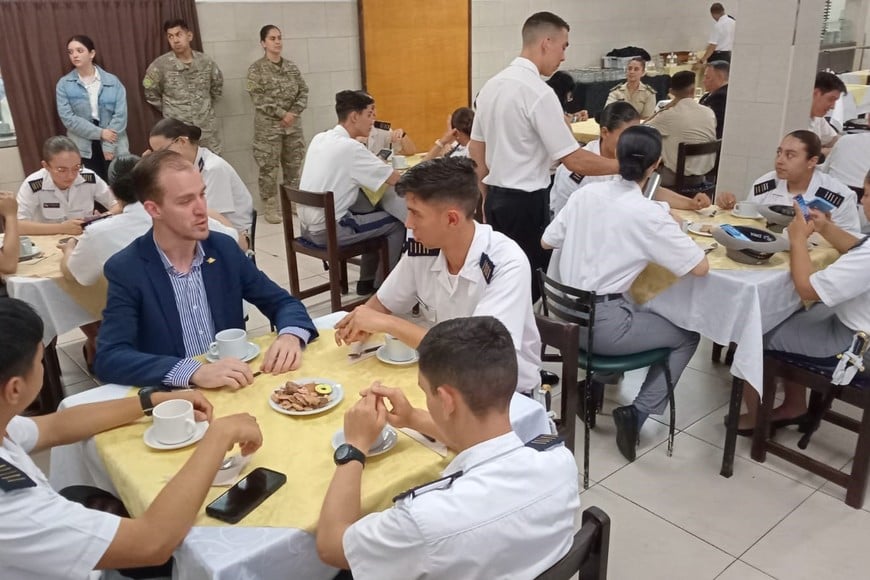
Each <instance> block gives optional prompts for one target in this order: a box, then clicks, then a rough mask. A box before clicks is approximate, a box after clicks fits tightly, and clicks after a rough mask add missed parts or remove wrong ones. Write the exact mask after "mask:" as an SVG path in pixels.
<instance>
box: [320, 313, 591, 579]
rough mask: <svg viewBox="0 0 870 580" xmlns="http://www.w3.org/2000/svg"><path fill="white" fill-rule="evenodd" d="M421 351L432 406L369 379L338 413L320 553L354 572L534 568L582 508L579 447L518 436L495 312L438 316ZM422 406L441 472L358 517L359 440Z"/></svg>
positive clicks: (509, 366) (409, 419)
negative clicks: (435, 437)
mask: <svg viewBox="0 0 870 580" xmlns="http://www.w3.org/2000/svg"><path fill="white" fill-rule="evenodd" d="M419 352H420V388H421V389H422V390H423V392H424V393H425V394H426V406H427V407H428V410H429V413H426V412H425V411H423V410H421V409H415V408H413V407H411V406H410V404H408V401H407V399H405V397H404V395H403V394H402V392H401V390H399V389H388V388H384V387H380V385H379V384H378V383H375V385H374V386H373V388H372V389H369V390H368V391H365V392H364V393H363V397H362V398H361V399H360V400H359V401H358V402H357V403H356V404H355V405H354V406H353V407H352V408H351V409H350V410H349V411H348V412H347V414H346V415H345V418H344V433H345V438H346V441H347V443H345V444H344V445H341V446H339V447H338V449H336V451H335V455H334V460H335V463H336V469H335V474H334V476H333V479H332V483H331V484H330V486H329V489H328V490H327V492H326V497H325V498H324V500H323V508H322V509H321V512H320V522H319V523H318V526H317V551H318V553H319V554H320V558H321V559H322V560H323V561H324V562H326V563H327V564H329V565H331V566H336V567H339V568H344V569H347V568H350V570H351V572H352V574H353V577H354V578H356V579H357V580H368V579H378V580H392V579H400V578H417V579H438V578H534V577H536V576H537V575H539V574H540V573H542V572H543V571H544V570H546V569H547V568H549V567H550V566H552V565H553V564H554V563H555V562H557V561H558V560H559V559H560V558H561V557H562V556H564V555H565V554H566V553H567V552H568V550H569V549H570V547H571V542H572V539H571V538H572V534H573V533H574V517H575V515H576V513H577V510H578V508H579V507H580V499H579V495H578V487H577V466H576V464H575V462H574V457H573V456H572V455H571V453H570V452H569V451H568V450H567V449H565V448H564V447H563V446H561V445H552V446H549V447H548V446H546V445H543V446H541V447H532V446H531V445H532V444H533V443H534V442H531V443H530V444H529V445H528V446H527V445H523V443H522V441H520V439H519V438H518V437H517V436H516V434H514V433H513V431H511V424H510V419H509V413H508V408H509V404H510V400H511V397H512V396H513V392H514V384H516V381H517V362H516V356H515V355H514V346H513V342H512V340H511V337H510V334H509V333H508V331H507V329H506V328H505V327H504V325H502V324H501V323H500V322H499V321H497V320H496V319H494V318H492V317H490V316H482V317H473V318H463V319H454V320H448V321H445V322H442V323H439V324H438V325H436V326H435V327H433V328H432V329H431V330H430V331H429V332H428V333H427V334H426V336H425V337H424V338H423V341H422V342H421V343H420V346H419ZM387 400H389V402H390V408H389V409H388V408H387V405H386V401H387ZM419 414H426V415H429V416H431V419H432V420H433V421H434V423H435V425H437V427H438V429H439V431H440V434H441V435H442V436H443V440H444V441H446V443H447V446H448V447H450V448H451V449H453V450H454V451H456V452H457V455H456V457H455V458H454V459H453V461H451V463H450V465H448V466H447V469H445V470H444V472H443V474H444V477H443V478H442V479H440V480H437V481H435V482H431V483H428V484H424V485H420V486H418V487H415V488H413V489H411V490H408V491H407V492H405V493H403V494H401V495H400V496H398V497H397V498H396V503H395V506H394V507H393V508H391V509H387V510H385V511H383V512H379V513H374V514H369V515H367V516H365V517H363V513H362V510H361V508H360V487H361V484H362V477H363V468H364V467H365V463H366V454H365V450H367V449H369V448H370V447H371V446H372V444H373V443H374V442H375V441H376V440H377V438H378V436H379V435H380V433H381V431H382V429H383V428H384V425H385V424H386V422H387V421H389V422H390V424H391V425H393V426H395V427H404V426H411V425H414V424H415V422H414V417H415V416H416V415H419ZM557 441H558V440H557ZM537 449H542V450H537Z"/></svg>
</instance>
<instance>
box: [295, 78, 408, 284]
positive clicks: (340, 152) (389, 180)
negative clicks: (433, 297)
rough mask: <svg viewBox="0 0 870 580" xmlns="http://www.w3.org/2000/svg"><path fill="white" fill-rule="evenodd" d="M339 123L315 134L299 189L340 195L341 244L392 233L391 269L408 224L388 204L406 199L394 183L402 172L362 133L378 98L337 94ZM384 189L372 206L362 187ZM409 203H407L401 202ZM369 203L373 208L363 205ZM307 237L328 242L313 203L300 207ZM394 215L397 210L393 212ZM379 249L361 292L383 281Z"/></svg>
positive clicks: (366, 260)
mask: <svg viewBox="0 0 870 580" xmlns="http://www.w3.org/2000/svg"><path fill="white" fill-rule="evenodd" d="M335 112H336V114H337V115H338V125H336V126H335V127H333V128H332V129H330V130H328V131H324V132H323V133H319V134H317V135H315V136H314V138H313V139H312V140H311V143H310V144H309V145H308V152H307V153H306V154H305V163H304V165H303V166H302V176H301V177H300V179H299V189H301V190H303V191H315V192H326V191H331V192H332V193H333V195H334V198H333V199H334V203H335V219H336V221H337V222H338V223H337V224H336V231H337V235H338V243H339V244H340V245H345V244H353V243H356V242H359V241H361V240H367V239H371V238H376V237H380V236H387V241H388V245H389V252H390V264H389V269H392V268H393V266H395V265H396V262H398V260H399V256H400V255H401V252H402V244H403V243H404V241H405V228H403V227H402V223H401V222H400V221H399V220H397V219H396V218H395V217H394V215H395V214H396V213H399V215H403V213H404V212H401V213H400V212H397V211H396V210H392V211H388V210H387V209H386V208H385V207H384V206H385V205H387V204H389V203H396V202H398V203H401V200H397V199H395V198H396V194H395V192H394V191H393V190H392V189H390V188H389V187H388V186H392V185H395V184H396V183H398V181H399V172H398V171H395V170H394V169H393V168H392V167H391V166H389V165H387V164H386V163H384V162H383V161H382V160H381V159H379V158H378V157H377V156H375V155H374V154H373V153H372V152H371V151H369V150H368V149H366V146H365V144H363V143H361V142H360V141H359V139H360V138H365V137H368V135H369V133H370V132H371V130H372V126H373V125H374V122H375V100H374V99H373V98H372V97H371V95H368V94H367V93H365V92H363V91H340V92H338V93H336V95H335ZM360 188H365V189H367V190H369V191H370V192H381V191H382V190H383V197H382V199H381V201H380V202H379V203H378V205H377V206H375V207H374V211H372V206H371V204H370V203H369V200H368V199H364V198H365V194H364V193H363V192H362V191H361V190H360ZM401 205H404V204H401ZM366 206H367V211H366V210H365V209H362V208H363V207H366ZM298 213H299V221H300V222H301V226H302V237H303V238H305V239H307V240H309V241H311V242H312V243H314V244H317V245H319V246H326V216H325V214H324V211H323V210H321V209H316V208H312V207H304V206H302V207H299V208H298ZM391 214H392V215H391ZM377 265H378V255H377V254H365V255H364V256H363V257H362V265H361V266H360V277H359V282H358V283H357V294H361V295H365V294H371V292H372V291H373V290H374V289H375V287H376V286H377V285H378V283H380V282H381V281H380V280H376V279H375V276H376V270H378V268H377Z"/></svg>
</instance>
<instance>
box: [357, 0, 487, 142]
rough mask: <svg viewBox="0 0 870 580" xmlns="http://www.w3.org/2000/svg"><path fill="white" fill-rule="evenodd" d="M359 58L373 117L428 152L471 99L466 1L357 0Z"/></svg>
mask: <svg viewBox="0 0 870 580" xmlns="http://www.w3.org/2000/svg"><path fill="white" fill-rule="evenodd" d="M359 21H360V53H361V54H360V61H361V65H362V80H363V87H364V88H365V90H366V91H367V92H368V93H369V94H370V95H372V96H373V97H374V98H375V109H376V111H377V116H378V119H380V120H383V121H387V122H389V123H392V126H393V128H399V127H401V128H402V129H404V130H405V132H406V133H408V135H409V136H410V137H411V139H412V140H413V141H414V143H415V144H416V145H417V150H418V151H421V152H425V151H428V150H429V148H430V147H431V146H432V143H433V142H434V141H435V139H437V138H438V137H440V136H441V135H442V134H444V131H445V130H446V127H447V125H446V123H447V117H448V116H449V115H450V113H452V112H453V111H454V109H456V108H458V107H467V106H469V103H470V102H471V2H470V0H422V1H421V0H359Z"/></svg>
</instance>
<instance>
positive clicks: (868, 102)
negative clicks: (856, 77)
mask: <svg viewBox="0 0 870 580" xmlns="http://www.w3.org/2000/svg"><path fill="white" fill-rule="evenodd" d="M868 88H870V87H868V86H867V84H866V83H865V84H851V83H846V91H847V92H846V93H845V94H841V95H840V98H839V99H837V102H836V103H835V104H834V108H833V109H832V110H831V114H830V117H831V123H832V124H833V125H834V127H835V128H836V129H837V130H839V131H842V130H843V124H844V123H845V122H846V121H851V120H852V119H857V118H858V117H859V116H860V115H866V114H868V113H870V91H868V90H867V89H868Z"/></svg>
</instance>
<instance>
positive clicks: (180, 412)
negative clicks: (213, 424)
mask: <svg viewBox="0 0 870 580" xmlns="http://www.w3.org/2000/svg"><path fill="white" fill-rule="evenodd" d="M151 418H152V419H153V420H154V427H153V428H152V430H151V431H152V433H154V438H155V439H157V440H158V441H159V442H160V443H163V444H164V445H174V444H176V443H183V442H184V441H187V440H188V439H190V438H191V437H193V434H194V432H195V431H196V421H194V419H193V403H191V402H190V401H188V400H185V399H172V400H170V401H163V402H162V403H160V404H159V405H157V406H156V407H154V411H153V412H152V414H151Z"/></svg>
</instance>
